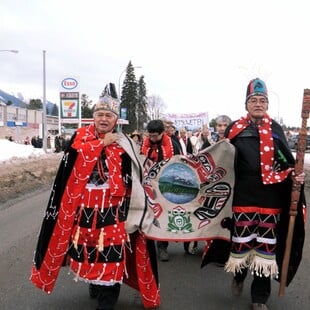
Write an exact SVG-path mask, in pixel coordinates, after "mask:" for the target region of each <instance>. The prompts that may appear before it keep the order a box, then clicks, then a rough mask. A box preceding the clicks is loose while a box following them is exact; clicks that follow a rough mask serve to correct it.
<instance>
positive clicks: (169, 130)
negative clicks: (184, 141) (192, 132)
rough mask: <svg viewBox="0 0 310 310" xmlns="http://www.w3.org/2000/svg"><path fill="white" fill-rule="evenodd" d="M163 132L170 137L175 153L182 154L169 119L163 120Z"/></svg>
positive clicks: (174, 129)
mask: <svg viewBox="0 0 310 310" xmlns="http://www.w3.org/2000/svg"><path fill="white" fill-rule="evenodd" d="M164 126H165V132H166V134H167V135H168V136H169V137H170V138H171V140H172V143H173V147H174V148H175V149H177V154H183V152H182V146H181V144H180V141H179V138H178V137H177V136H176V128H175V126H174V125H173V122H171V121H164Z"/></svg>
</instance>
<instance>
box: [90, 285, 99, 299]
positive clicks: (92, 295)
mask: <svg viewBox="0 0 310 310" xmlns="http://www.w3.org/2000/svg"><path fill="white" fill-rule="evenodd" d="M88 292H89V297H90V298H97V297H98V294H99V288H98V286H97V285H95V284H89V286H88Z"/></svg>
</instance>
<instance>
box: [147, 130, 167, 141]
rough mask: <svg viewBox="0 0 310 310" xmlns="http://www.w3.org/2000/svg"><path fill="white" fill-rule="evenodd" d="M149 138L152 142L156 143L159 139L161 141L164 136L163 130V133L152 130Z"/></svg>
mask: <svg viewBox="0 0 310 310" xmlns="http://www.w3.org/2000/svg"><path fill="white" fill-rule="evenodd" d="M148 136H149V139H150V141H151V143H156V142H158V141H160V140H161V139H162V137H163V132H162V133H158V132H150V133H149V134H148Z"/></svg>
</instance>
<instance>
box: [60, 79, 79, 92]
mask: <svg viewBox="0 0 310 310" xmlns="http://www.w3.org/2000/svg"><path fill="white" fill-rule="evenodd" d="M61 87H62V88H63V89H65V90H67V91H68V90H69V91H70V90H73V89H74V90H76V88H77V87H78V81H77V80H76V79H75V78H65V79H63V80H62V81H61Z"/></svg>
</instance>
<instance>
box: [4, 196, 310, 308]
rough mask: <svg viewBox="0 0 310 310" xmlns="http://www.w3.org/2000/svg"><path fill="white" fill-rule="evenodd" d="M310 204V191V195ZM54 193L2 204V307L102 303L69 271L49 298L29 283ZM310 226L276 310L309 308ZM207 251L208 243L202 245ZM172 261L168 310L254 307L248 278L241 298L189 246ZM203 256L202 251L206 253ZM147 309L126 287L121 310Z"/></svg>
mask: <svg viewBox="0 0 310 310" xmlns="http://www.w3.org/2000/svg"><path fill="white" fill-rule="evenodd" d="M307 197H308V201H310V191H308V192H307ZM47 198H48V191H43V192H41V193H36V194H35V195H32V196H28V197H23V199H22V200H21V201H19V202H16V203H14V204H11V205H10V206H9V207H7V206H4V205H2V206H0V232H1V234H0V238H1V241H0V243H1V247H0V309H2V310H19V309H29V310H30V309H31V310H41V309H42V310H43V309H44V310H54V309H61V310H72V309H75V310H88V309H95V308H96V301H95V300H91V299H89V297H88V292H87V286H86V285H85V284H84V283H81V282H78V283H76V282H74V281H73V276H72V274H68V273H69V271H68V269H66V268H63V269H62V270H61V273H60V277H59V279H58V281H57V284H56V287H55V290H54V292H53V294H52V295H50V296H49V295H46V294H45V293H43V292H42V291H40V290H38V289H37V288H35V287H34V286H33V285H32V284H31V283H30V281H29V275H30V268H31V263H32V257H33V251H34V248H35V244H36V240H37V233H38V230H39V227H40V224H41V220H42V217H43V213H44V209H45V205H46V202H47ZM309 229H310V227H309V224H308V229H307V237H306V242H305V247H304V258H303V261H302V264H301V266H300V268H299V270H298V273H297V275H296V277H295V279H294V281H293V283H292V284H291V285H290V286H289V287H288V288H287V289H286V291H285V296H284V297H281V298H280V297H278V296H277V294H278V288H279V285H278V282H276V281H273V288H272V289H273V291H272V296H271V298H270V300H269V302H268V305H269V308H270V309H273V310H280V309H281V310H292V309H296V310H297V309H298V310H306V309H309V304H310V296H309V292H310V284H309V268H310V267H309V266H310V245H309V238H310V233H309ZM199 245H200V246H201V247H202V243H201V244H199ZM169 252H170V256H171V259H170V261H169V262H165V263H163V262H159V273H160V282H161V298H162V305H161V307H160V309H162V310H174V309H178V310H185V309H186V310H202V309H203V310H206V309H209V310H213V309H216V310H222V309H223V310H226V309H236V310H237V309H238V310H239V309H249V306H250V297H249V296H250V293H249V284H250V279H251V277H250V276H249V277H248V279H247V280H246V285H245V290H244V293H243V295H242V296H241V297H239V298H234V297H232V296H231V294H230V283H231V276H230V275H229V274H227V273H225V272H224V271H223V269H222V268H220V267H217V266H215V265H209V266H207V267H204V268H203V269H201V268H200V261H201V255H196V256H189V255H186V254H184V252H183V245H182V244H180V243H171V244H170V245H169ZM200 254H201V253H200ZM131 309H143V306H142V304H141V301H140V297H139V294H138V293H137V292H136V291H134V290H133V289H131V288H129V287H128V286H125V285H124V286H123V287H122V290H121V295H120V299H119V302H118V305H117V308H116V310H131Z"/></svg>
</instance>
